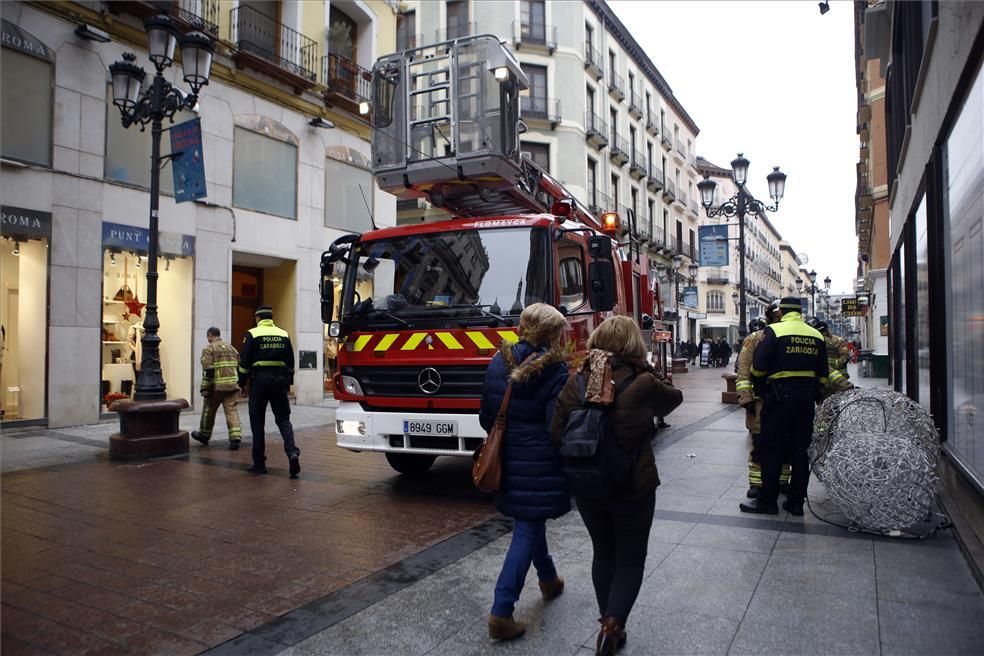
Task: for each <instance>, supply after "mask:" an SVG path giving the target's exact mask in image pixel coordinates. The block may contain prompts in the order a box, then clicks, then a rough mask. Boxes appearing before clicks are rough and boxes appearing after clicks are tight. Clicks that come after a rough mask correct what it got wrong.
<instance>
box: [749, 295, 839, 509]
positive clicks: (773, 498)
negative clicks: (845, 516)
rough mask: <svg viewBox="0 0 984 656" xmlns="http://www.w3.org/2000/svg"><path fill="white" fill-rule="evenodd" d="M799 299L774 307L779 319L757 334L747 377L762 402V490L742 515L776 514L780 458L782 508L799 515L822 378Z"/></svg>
mask: <svg viewBox="0 0 984 656" xmlns="http://www.w3.org/2000/svg"><path fill="white" fill-rule="evenodd" d="M800 311H801V304H800V299H799V298H797V297H795V296H787V297H786V298H783V299H782V301H780V303H779V315H780V320H779V321H778V322H777V323H774V324H772V325H770V326H768V327H766V328H765V330H763V331H762V333H763V335H762V340H761V342H759V345H758V346H757V347H756V349H755V353H754V355H753V357H752V369H751V374H752V378H753V380H754V381H755V382H756V390H757V391H758V392H759V396H761V397H762V398H763V400H764V404H763V408H762V432H761V433H760V435H759V450H760V451H759V460H760V462H761V466H762V488H761V490H760V491H759V495H758V497H757V498H755V499H754V500H752V501H751V502H748V503H742V504H739V508H740V509H741V510H742V511H743V512H748V513H765V514H770V515H774V514H776V513H778V512H779V508H778V505H777V501H778V498H779V471H780V468H781V466H782V462H783V460H786V462H789V463H790V464H791V465H792V476H791V479H790V482H789V493H788V494H787V495H786V501H785V502H783V504H782V507H783V508H784V509H785V510H788V511H789V512H790V513H791V514H793V515H797V516H800V515H802V514H803V502H804V501H805V499H806V490H807V486H808V484H809V481H810V460H809V456H808V455H807V449H808V448H809V446H810V441H811V439H812V437H813V415H814V404H815V403H816V401H817V399H818V398H819V395H820V387H821V386H822V385H825V384H826V383H827V379H828V376H829V377H830V378H831V379H833V378H838V379H839V378H840V377H841V374H840V372H838V371H836V370H835V371H833V372H829V373H828V369H827V347H826V344H825V343H824V339H823V335H821V334H820V333H819V332H818V331H817V330H816V329H814V328H811V327H810V326H808V325H806V324H805V323H804V322H803V317H802V316H801V315H800Z"/></svg>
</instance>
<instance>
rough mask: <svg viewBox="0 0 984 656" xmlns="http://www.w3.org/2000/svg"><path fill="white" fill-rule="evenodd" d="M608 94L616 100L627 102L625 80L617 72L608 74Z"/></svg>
mask: <svg viewBox="0 0 984 656" xmlns="http://www.w3.org/2000/svg"><path fill="white" fill-rule="evenodd" d="M608 93H610V94H611V95H612V97H613V98H615V99H616V100H625V80H623V79H622V76H621V75H619V74H618V73H616V72H615V71H609V72H608Z"/></svg>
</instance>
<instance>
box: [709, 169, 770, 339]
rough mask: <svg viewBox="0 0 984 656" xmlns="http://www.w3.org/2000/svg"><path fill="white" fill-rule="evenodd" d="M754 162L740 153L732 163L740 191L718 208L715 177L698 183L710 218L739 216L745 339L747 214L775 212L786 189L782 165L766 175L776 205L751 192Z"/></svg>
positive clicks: (740, 330) (742, 334)
mask: <svg viewBox="0 0 984 656" xmlns="http://www.w3.org/2000/svg"><path fill="white" fill-rule="evenodd" d="M749 164H750V162H749V161H748V160H747V159H745V157H744V156H743V155H742V154H741V153H738V157H736V158H735V159H734V160H732V162H731V172H732V179H733V180H734V182H735V184H736V185H737V186H738V191H737V193H735V195H734V196H732V197H731V198H729V199H728V200H726V201H725V202H723V203H721V204H720V205H719V206H717V207H714V201H715V191H716V189H717V183H716V182H715V181H714V180H711V179H710V177H708V176H707V175H706V174H705V175H704V179H703V180H701V181H700V182H698V183H697V189H698V190H699V191H700V201H701V204H702V205H703V206H704V211H705V212H706V213H707V216H708V218H712V219H713V218H714V217H716V216H723V217H732V216H737V217H738V262H739V265H738V293H739V301H740V303H739V306H738V308H739V311H738V336H739V337H740V338H744V337H745V334H746V333H747V332H748V322H747V321H746V316H745V315H746V310H747V299H746V296H745V214H747V213H748V212H751V213H752V214H759V213H760V212H775V211H777V210H778V209H779V201H780V200H781V199H782V197H783V194H784V193H785V190H786V174H785V173H783V172H782V171H780V170H779V167H778V166H775V167H773V168H772V172H771V173H770V174H769V175H767V176H766V180H768V182H769V197H770V198H772V200H773V201H774V202H773V204H772V205H766V204H765V203H763V202H762V201H760V200H757V199H756V198H755V197H754V196H752V195H751V194H750V193H748V190H747V189H746V188H745V182H746V181H747V179H748V166H749Z"/></svg>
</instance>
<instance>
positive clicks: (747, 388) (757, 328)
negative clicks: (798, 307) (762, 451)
mask: <svg viewBox="0 0 984 656" xmlns="http://www.w3.org/2000/svg"><path fill="white" fill-rule="evenodd" d="M773 306H775V307H778V301H774V302H773V303H772V305H770V306H769V308H768V310H766V317H768V318H769V319H770V320H771V319H772V317H773V314H772V311H773V310H774V309H775V308H774V307H773ZM766 325H767V324H766V323H765V321H762V320H761V319H752V320H751V321H750V322H749V323H748V336H747V337H745V339H744V341H743V342H742V344H741V352H740V353H739V354H738V361H737V374H738V378H737V379H736V380H735V389H736V390H737V392H738V405H740V406H741V407H743V408H745V428H747V429H748V432H749V433H751V436H752V450H751V452H750V453H749V454H748V493H747V494H746V496H747V497H748V498H749V499H754V498H755V497H756V496H758V492H759V489H760V488H761V487H762V468H761V466H760V465H759V457H758V456H759V453H758V440H759V433H760V432H761V430H762V405H763V404H762V399H760V398H759V397H758V396H756V395H755V390H754V389H753V387H752V376H751V369H752V354H754V353H755V347H756V346H758V344H759V342H760V341H761V340H762V336H763V334H764V333H763V332H762V330H763V329H764V328H765V326H766ZM789 475H790V468H789V465H788V464H785V463H784V464H783V466H782V473H781V475H780V478H779V485H780V486H781V487H782V488H783V489H785V487H786V486H788V485H789Z"/></svg>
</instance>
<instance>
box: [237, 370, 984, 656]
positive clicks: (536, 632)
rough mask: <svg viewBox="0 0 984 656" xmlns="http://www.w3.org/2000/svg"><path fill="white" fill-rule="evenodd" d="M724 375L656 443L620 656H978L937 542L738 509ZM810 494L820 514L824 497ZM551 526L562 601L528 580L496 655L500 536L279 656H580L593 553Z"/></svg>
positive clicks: (957, 559) (741, 475)
mask: <svg viewBox="0 0 984 656" xmlns="http://www.w3.org/2000/svg"><path fill="white" fill-rule="evenodd" d="M722 372H723V370H721V369H710V370H706V369H705V370H701V369H699V368H697V369H692V370H691V372H690V373H688V374H685V375H679V376H678V377H677V384H678V386H680V387H682V388H683V389H684V393H685V402H684V405H683V406H682V407H681V408H680V409H679V410H678V411H677V412H675V413H674V414H673V415H671V416H670V417H669V418H668V421H669V422H670V423H671V424H672V425H673V428H672V430H671V432H669V433H668V434H665V435H663V436H662V437H661V438H660V439H659V444H658V446H657V462H658V465H659V468H660V475H661V477H662V479H663V485H662V486H661V487H660V489H659V490H658V491H657V504H656V506H657V510H656V519H655V521H654V525H653V530H652V534H651V538H650V543H649V560H648V563H647V567H646V579H645V582H644V583H643V586H642V590H641V592H640V596H639V601H638V603H637V605H636V608H635V610H634V612H633V615H632V617H631V618H630V620H629V623H628V634H629V642H628V646H627V647H626V649H625V651H624V652H621V653H624V654H625V655H626V656H634V655H637V654H763V653H767V654H981V653H982V649H984V599H982V596H981V591H980V590H979V589H978V587H977V585H976V583H975V581H974V579H973V577H972V575H971V573H970V570H969V568H968V566H967V564H966V562H965V561H964V559H963V556H962V554H961V553H960V551H959V550H958V548H957V545H956V543H955V540H954V539H953V536H952V535H951V534H950V532H949V531H941V532H939V533H938V534H937V535H936V536H934V537H932V538H929V539H927V540H924V541H911V540H910V541H902V540H891V539H888V538H874V537H870V536H865V535H860V534H856V533H850V532H848V531H846V530H844V529H840V528H836V527H832V526H829V525H827V524H825V523H823V522H821V521H820V520H818V519H816V518H815V517H812V516H811V515H810V514H809V513H807V515H806V516H805V517H802V518H799V517H792V516H790V515H788V514H787V513H785V512H784V513H782V514H780V515H778V516H775V517H761V516H750V515H744V514H742V513H740V512H739V511H738V503H739V502H740V501H741V500H743V499H744V494H745V490H746V487H747V483H746V469H745V462H746V458H747V449H748V444H747V438H746V434H745V431H744V427H743V416H742V414H741V413H740V412H737V411H735V410H736V409H735V408H734V407H732V406H722V405H721V403H720V391H721V389H722V388H723V383H722V381H721V380H720V378H719V377H720V374H721V373H722ZM859 382H862V381H859ZM864 382H867V381H864ZM872 382H877V381H872ZM810 492H811V500H812V502H813V504H814V507H817V506H822V505H823V500H824V494H823V488H822V485H820V484H819V483H817V482H816V481H813V483H812V484H811V488H810ZM548 526H549V529H548V536H549V537H548V541H549V543H550V548H551V551H552V553H553V555H554V558H555V560H556V562H557V565H558V569H559V570H560V572H561V574H562V575H563V576H564V577H565V578H566V580H567V588H566V592H565V593H564V595H563V596H561V597H560V598H558V599H557V600H556V601H553V602H550V603H544V602H543V601H542V600H541V599H540V595H539V594H538V590H537V588H536V585H535V575H534V574H533V573H532V572H531V574H530V577H529V579H528V581H527V587H526V590H525V593H524V595H523V598H522V599H521V600H520V603H519V605H518V607H517V611H516V616H517V618H519V619H521V620H522V621H524V622H526V623H527V625H528V627H529V628H528V632H527V634H526V636H525V637H524V638H522V639H520V640H517V641H515V642H512V643H502V644H496V643H492V642H490V641H489V639H488V637H487V633H486V628H485V618H486V614H487V613H488V609H489V606H490V604H491V599H492V592H493V589H494V587H495V581H496V577H497V575H498V572H499V567H500V566H501V563H502V558H503V556H504V554H505V551H506V549H507V548H508V545H509V540H510V536H508V535H506V536H503V537H502V538H500V539H498V540H496V541H494V542H491V543H490V544H488V545H487V546H485V547H483V548H481V549H479V550H477V551H475V552H474V553H472V554H470V555H468V556H466V557H464V558H462V559H460V560H458V561H457V562H454V563H452V564H450V565H448V566H447V567H444V568H443V569H441V570H440V571H438V572H436V573H434V574H432V575H430V576H428V577H426V578H423V579H422V580H420V581H418V582H416V583H414V584H412V585H409V586H407V587H405V588H404V589H402V590H400V591H399V592H396V593H395V594H392V595H391V596H389V597H387V598H386V599H385V600H383V601H381V602H379V603H377V604H375V605H373V606H371V607H369V608H367V609H366V610H364V611H362V612H360V613H357V614H355V615H353V616H351V617H348V618H347V619H344V620H343V621H338V622H337V623H335V624H333V625H332V626H330V627H328V628H326V629H324V630H322V631H320V632H318V633H316V634H314V635H312V636H311V637H310V638H308V639H306V640H304V641H302V642H300V643H298V644H296V645H293V646H291V647H290V648H288V649H285V650H284V651H283V652H282V653H283V654H285V655H290V656H308V655H316V654H318V655H321V654H339V655H342V654H344V655H346V656H348V655H357V654H366V655H370V654H371V655H376V654H401V655H403V654H427V655H428V656H432V655H433V656H437V655H444V654H447V655H456V656H457V655H464V654H577V655H579V656H580V655H588V654H591V653H593V648H594V640H595V635H596V629H597V626H598V624H597V610H596V606H595V601H594V594H593V591H592V587H591V544H590V540H589V538H588V535H587V532H586V531H585V529H584V527H583V524H582V523H581V520H580V517H579V516H578V515H577V513H576V512H572V513H570V514H568V515H567V516H565V517H564V518H562V519H560V520H558V521H555V522H550V523H549V524H548ZM337 595H338V596H339V598H342V597H344V595H345V592H344V591H340V592H339V593H337ZM288 642H289V641H288ZM269 647H270V646H269V645H268V646H267V648H269ZM221 653H234V651H231V650H226V651H221Z"/></svg>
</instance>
